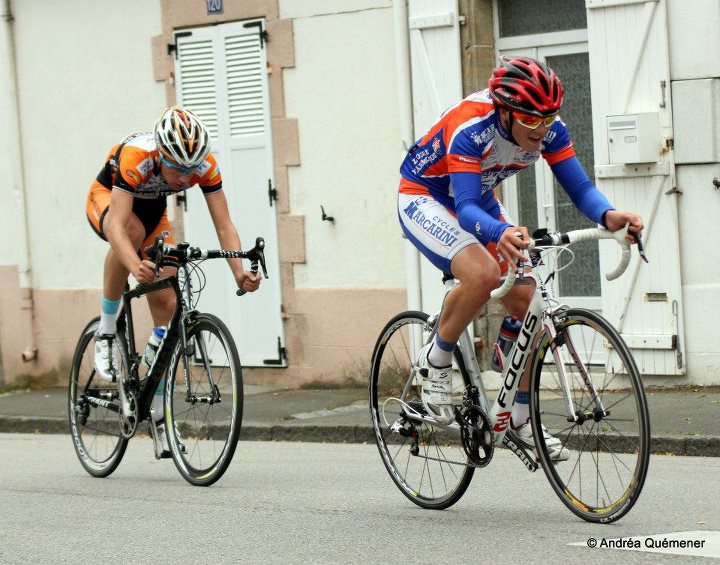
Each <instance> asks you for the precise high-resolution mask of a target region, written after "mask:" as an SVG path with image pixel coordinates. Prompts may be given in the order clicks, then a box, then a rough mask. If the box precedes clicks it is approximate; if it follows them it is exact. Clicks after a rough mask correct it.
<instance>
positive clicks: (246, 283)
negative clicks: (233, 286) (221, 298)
mask: <svg viewBox="0 0 720 565" xmlns="http://www.w3.org/2000/svg"><path fill="white" fill-rule="evenodd" d="M261 280H262V275H261V274H260V273H253V272H252V271H243V272H242V274H241V275H240V276H239V277H237V278H236V281H237V286H238V288H240V289H242V290H244V291H245V292H255V291H256V290H257V289H258V288H259V287H260V281H261Z"/></svg>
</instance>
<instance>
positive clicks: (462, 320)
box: [398, 57, 643, 459]
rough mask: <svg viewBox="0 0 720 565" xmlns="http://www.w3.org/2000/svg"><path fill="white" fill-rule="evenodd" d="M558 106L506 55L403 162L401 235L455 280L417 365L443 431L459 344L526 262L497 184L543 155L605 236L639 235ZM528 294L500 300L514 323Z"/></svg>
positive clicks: (545, 76)
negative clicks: (600, 185)
mask: <svg viewBox="0 0 720 565" xmlns="http://www.w3.org/2000/svg"><path fill="white" fill-rule="evenodd" d="M562 98H563V88H562V83H561V82H560V79H559V78H558V76H557V75H556V74H555V72H554V71H553V70H552V69H550V68H549V67H547V66H546V65H545V64H544V63H542V62H540V61H537V60H535V59H531V58H529V57H503V58H502V60H501V64H500V66H498V67H497V68H496V69H495V70H494V71H493V74H492V76H491V78H490V83H489V88H488V89H486V90H483V91H481V92H476V93H474V94H471V95H470V96H468V97H467V98H465V99H464V100H462V101H460V102H459V103H458V104H457V105H455V106H453V107H452V108H449V109H448V110H446V111H445V113H443V115H442V116H440V118H439V119H438V121H437V122H436V123H435V124H434V125H433V126H432V128H430V130H429V131H428V133H427V134H426V135H425V136H423V137H422V138H421V139H419V140H418V141H417V143H416V144H415V145H414V146H413V147H412V148H411V149H410V151H409V152H408V154H407V156H406V157H405V159H404V161H403V163H402V166H401V169H400V172H401V175H402V178H401V181H400V189H399V195H398V215H399V219H400V224H401V226H402V229H403V231H404V233H405V234H406V236H407V237H408V239H409V240H410V241H411V242H412V243H413V245H415V247H417V248H418V250H420V252H421V253H422V254H423V255H424V256H425V257H427V258H428V259H429V260H430V261H431V262H432V263H433V264H434V265H435V266H436V267H438V268H439V269H441V270H443V271H444V272H447V273H451V274H452V275H453V276H454V277H455V278H456V279H457V280H458V281H459V284H458V285H457V286H456V287H455V288H454V289H453V290H452V292H450V294H449V295H448V297H447V299H446V300H445V303H444V305H443V310H442V313H441V316H440V321H439V327H438V331H437V334H436V338H435V340H434V341H433V342H432V343H430V344H428V345H427V346H425V347H424V348H423V349H422V350H421V351H420V355H419V359H418V364H419V366H420V373H421V375H422V376H423V379H424V382H423V387H422V402H423V405H424V407H425V409H426V410H427V412H428V413H429V414H430V415H432V416H433V417H434V418H436V419H437V420H438V421H439V422H441V423H449V422H450V421H452V420H453V419H454V409H453V406H452V395H451V393H452V383H451V370H450V368H451V362H452V352H453V349H454V346H455V343H456V341H457V340H458V338H459V337H460V334H461V333H462V331H463V330H464V329H465V328H466V327H467V325H468V324H469V323H470V322H471V321H472V320H473V318H474V317H475V315H476V314H477V312H478V310H479V309H480V308H481V307H482V306H483V305H484V304H485V302H487V300H488V299H489V298H490V291H491V290H493V289H494V288H496V287H497V286H498V284H499V279H500V277H501V276H502V274H503V273H505V272H507V269H508V268H511V269H515V268H516V267H515V264H516V260H517V259H526V256H527V252H526V248H527V246H528V242H529V234H528V231H527V228H525V227H523V226H517V225H515V223H514V222H513V221H512V219H511V218H510V217H509V215H508V214H507V212H506V210H505V209H504V207H503V205H502V204H501V203H500V202H499V201H498V199H497V198H496V196H495V194H494V192H493V189H494V188H495V187H496V186H497V185H498V184H499V183H500V182H502V181H503V180H504V179H506V178H508V177H509V176H511V175H514V174H516V173H518V172H520V171H521V170H522V169H525V168H527V167H530V166H531V165H533V164H534V163H535V162H536V161H537V160H538V159H539V158H540V157H541V156H542V157H543V158H544V159H545V160H546V161H547V163H548V164H549V165H550V168H551V170H552V172H553V174H554V175H555V178H557V180H558V182H559V183H560V185H561V186H562V187H563V189H564V190H565V191H566V192H567V193H568V195H569V196H570V198H571V200H572V201H573V203H574V204H575V206H577V208H578V209H579V210H580V211H581V212H582V213H583V214H584V215H585V216H587V217H588V218H589V219H590V220H592V221H593V222H596V223H598V224H600V225H602V226H604V227H606V228H607V229H609V230H611V231H616V230H618V229H621V228H623V227H624V226H625V225H626V224H628V223H629V224H630V229H631V230H632V231H634V232H636V233H638V234H639V233H640V232H642V229H643V221H642V218H641V217H640V216H638V215H637V214H633V213H630V212H623V211H620V210H616V209H615V208H614V207H613V206H612V205H611V204H610V203H609V202H608V200H607V198H605V196H604V195H603V194H602V193H601V192H600V191H599V190H598V189H597V188H596V187H595V186H594V185H593V183H592V181H591V180H590V179H589V178H588V176H587V174H586V173H585V171H584V169H583V167H582V165H581V164H580V162H579V161H578V159H577V157H576V155H575V151H574V149H573V145H572V141H571V139H570V136H569V134H568V131H567V128H566V126H565V124H564V123H563V122H562V121H561V119H560V116H559V111H560V108H561V106H562ZM532 294H533V289H532V286H531V285H525V286H515V287H514V288H513V289H512V290H511V291H510V293H509V294H508V295H507V296H506V297H505V298H503V299H502V302H503V305H504V306H505V308H506V309H507V311H508V313H509V314H510V315H511V316H513V317H515V318H522V317H523V316H524V315H525V311H526V310H527V307H528V305H529V302H530V299H531V297H532ZM528 390H529V378H528V375H525V376H524V377H523V379H522V381H521V383H520V386H519V391H518V394H517V397H516V400H515V406H514V408H513V414H512V421H511V425H512V427H513V429H514V430H515V431H516V433H517V435H518V437H519V438H520V439H521V441H523V442H524V443H525V444H526V446H527V447H529V448H530V449H532V448H534V442H533V438H532V431H531V427H530V424H529V416H530V414H529V408H528V402H529V398H528ZM546 444H547V445H548V448H551V449H552V445H553V444H555V445H557V451H556V453H555V454H554V455H555V456H556V458H557V459H567V457H568V454H567V450H560V442H559V441H557V440H556V441H555V442H552V438H550V436H548V439H546Z"/></svg>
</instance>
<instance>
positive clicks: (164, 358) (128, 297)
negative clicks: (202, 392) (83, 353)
mask: <svg viewBox="0 0 720 565" xmlns="http://www.w3.org/2000/svg"><path fill="white" fill-rule="evenodd" d="M180 268H182V269H185V266H184V265H182V266H181V267H180ZM186 284H187V285H189V284H190V280H189V277H187V272H186ZM167 288H172V289H173V291H174V292H175V298H176V304H175V311H174V312H173V315H172V317H171V319H170V322H169V323H168V328H167V334H166V335H165V339H164V340H163V342H162V343H161V344H160V347H159V348H158V351H157V354H156V355H155V359H154V360H153V363H152V365H151V366H150V368H149V369H148V372H147V375H145V376H144V377H140V375H139V369H140V359H141V356H140V354H139V353H138V351H137V350H136V347H135V328H134V324H133V317H132V307H131V301H132V299H133V298H140V297H141V296H145V295H146V294H150V293H152V292H156V291H159V290H164V289H167ZM187 291H188V294H189V292H190V288H189V286H188V288H187ZM190 314H191V312H188V311H187V310H186V304H185V300H184V299H183V295H182V291H181V289H180V284H179V282H178V277H177V275H174V276H171V277H168V278H166V279H161V280H159V281H154V282H152V283H141V284H138V285H137V286H136V287H135V288H133V289H131V290H128V291H126V292H124V293H123V309H122V313H121V315H120V316H119V317H118V322H117V325H118V332H122V333H125V335H126V337H127V343H128V358H129V361H130V377H131V378H132V379H137V380H136V381H135V382H138V383H140V386H139V388H138V398H137V401H138V420H139V421H143V420H145V419H147V418H148V417H149V416H150V407H151V406H152V402H153V396H154V395H155V390H156V389H157V386H158V384H159V383H160V381H161V380H162V378H163V376H164V374H165V371H166V369H167V367H168V363H169V362H170V360H171V357H172V350H173V349H174V347H170V346H169V345H168V344H171V345H173V346H174V344H175V343H176V341H177V339H178V337H179V339H180V340H181V344H182V351H183V352H185V354H184V355H183V362H184V365H185V366H184V369H185V371H184V373H185V383H186V386H187V385H188V377H187V371H188V370H189V367H188V360H187V358H188V355H189V354H192V352H189V353H188V348H187V335H186V319H187V317H188V316H189V315H190Z"/></svg>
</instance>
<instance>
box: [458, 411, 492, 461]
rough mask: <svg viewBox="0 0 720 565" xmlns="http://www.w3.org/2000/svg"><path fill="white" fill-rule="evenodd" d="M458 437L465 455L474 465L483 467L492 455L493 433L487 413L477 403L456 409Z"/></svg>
mask: <svg viewBox="0 0 720 565" xmlns="http://www.w3.org/2000/svg"><path fill="white" fill-rule="evenodd" d="M458 421H459V424H460V439H461V441H462V446H463V449H464V450H465V455H467V458H468V460H469V461H470V463H472V464H473V465H474V466H476V467H485V466H486V465H487V464H488V463H490V461H491V460H492V457H493V452H494V451H495V448H494V446H493V433H492V429H491V427H490V420H489V419H488V417H487V414H485V412H484V411H483V409H482V408H480V407H479V406H477V405H471V406H467V407H465V408H463V409H462V410H459V411H458Z"/></svg>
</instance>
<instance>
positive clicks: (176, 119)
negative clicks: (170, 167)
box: [154, 106, 210, 169]
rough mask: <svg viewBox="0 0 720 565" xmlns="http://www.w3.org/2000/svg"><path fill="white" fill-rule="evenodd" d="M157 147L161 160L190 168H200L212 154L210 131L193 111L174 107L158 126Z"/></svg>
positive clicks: (156, 132) (168, 110)
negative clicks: (164, 159)
mask: <svg viewBox="0 0 720 565" xmlns="http://www.w3.org/2000/svg"><path fill="white" fill-rule="evenodd" d="M154 136H155V145H157V148H158V151H159V152H160V155H161V156H162V157H165V158H166V159H169V160H170V161H172V162H174V163H176V164H177V165H179V166H181V167H185V168H188V169H192V168H195V167H197V166H199V165H200V164H201V163H202V162H203V161H204V160H205V157H207V154H208V153H210V135H209V134H208V130H207V128H206V127H205V124H203V123H202V122H201V121H200V118H198V117H197V116H196V115H195V114H193V113H192V112H191V111H190V110H186V109H184V108H181V107H180V106H173V107H172V108H168V109H167V110H165V113H164V114H163V115H162V116H160V119H159V120H158V121H157V122H156V123H155V131H154Z"/></svg>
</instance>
